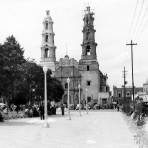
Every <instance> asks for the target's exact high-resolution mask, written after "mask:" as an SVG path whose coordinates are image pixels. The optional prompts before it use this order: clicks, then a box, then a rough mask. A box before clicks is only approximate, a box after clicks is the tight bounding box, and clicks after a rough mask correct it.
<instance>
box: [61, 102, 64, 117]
mask: <svg viewBox="0 0 148 148" xmlns="http://www.w3.org/2000/svg"><path fill="white" fill-rule="evenodd" d="M64 109H65V106H64V104H63V103H62V104H61V111H62V116H64Z"/></svg>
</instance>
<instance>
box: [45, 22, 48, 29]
mask: <svg viewBox="0 0 148 148" xmlns="http://www.w3.org/2000/svg"><path fill="white" fill-rule="evenodd" d="M45 29H46V30H47V29H48V22H46V23H45Z"/></svg>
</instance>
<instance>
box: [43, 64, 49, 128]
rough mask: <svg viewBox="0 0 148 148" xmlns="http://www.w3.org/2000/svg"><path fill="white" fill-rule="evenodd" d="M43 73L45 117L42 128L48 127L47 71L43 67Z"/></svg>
mask: <svg viewBox="0 0 148 148" xmlns="http://www.w3.org/2000/svg"><path fill="white" fill-rule="evenodd" d="M43 71H44V117H45V124H44V127H47V128H48V127H49V123H48V121H47V71H48V67H47V66H43Z"/></svg>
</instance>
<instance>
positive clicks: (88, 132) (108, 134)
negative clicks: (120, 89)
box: [0, 111, 138, 148]
mask: <svg viewBox="0 0 148 148" xmlns="http://www.w3.org/2000/svg"><path fill="white" fill-rule="evenodd" d="M71 115H72V120H68V116H67V115H66V116H64V117H62V116H61V115H57V116H52V117H49V118H48V121H49V123H50V128H44V127H43V121H41V120H39V118H25V119H15V120H9V121H6V122H4V123H0V132H1V134H0V147H3V148H33V147H35V148H138V145H135V143H134V140H133V139H134V138H133V134H132V133H131V132H130V131H129V129H128V126H127V123H126V121H125V118H123V114H122V113H121V112H116V111H92V112H89V114H88V115H87V114H86V112H83V113H82V116H81V117H80V116H79V113H78V112H72V113H71Z"/></svg>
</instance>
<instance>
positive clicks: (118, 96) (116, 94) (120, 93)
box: [113, 86, 143, 101]
mask: <svg viewBox="0 0 148 148" xmlns="http://www.w3.org/2000/svg"><path fill="white" fill-rule="evenodd" d="M134 92H135V97H136V95H137V94H140V93H142V92H143V87H135V89H134ZM132 94H133V91H132V87H126V88H125V97H126V98H128V99H132ZM113 99H114V101H119V100H123V99H124V88H123V87H120V88H118V87H116V86H113Z"/></svg>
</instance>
